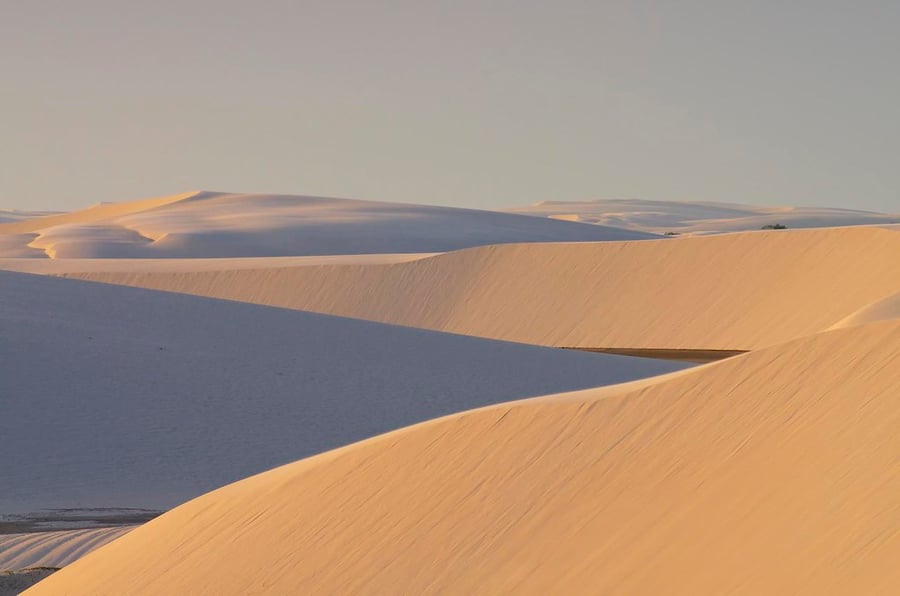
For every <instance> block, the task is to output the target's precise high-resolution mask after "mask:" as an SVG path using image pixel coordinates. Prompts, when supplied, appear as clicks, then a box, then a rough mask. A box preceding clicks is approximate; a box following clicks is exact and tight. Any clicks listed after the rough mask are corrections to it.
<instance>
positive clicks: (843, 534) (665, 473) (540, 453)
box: [29, 322, 900, 595]
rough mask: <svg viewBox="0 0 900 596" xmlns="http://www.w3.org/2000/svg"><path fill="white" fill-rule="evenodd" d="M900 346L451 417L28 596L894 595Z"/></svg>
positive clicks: (151, 535)
mask: <svg viewBox="0 0 900 596" xmlns="http://www.w3.org/2000/svg"><path fill="white" fill-rule="evenodd" d="M898 370H900V324H898V323H895V322H890V323H877V324H874V325H869V326H863V327H855V328H851V329H843V330H838V331H832V332H828V333H825V334H821V335H817V336H814V337H810V338H804V339H800V340H797V341H794V342H792V343H789V344H787V345H783V346H776V347H773V348H769V349H766V350H761V351H758V352H752V353H750V354H747V355H744V356H739V357H736V358H733V359H730V360H726V361H723V362H719V363H716V364H712V365H708V366H706V367H702V368H699V369H695V370H694V371H687V372H684V373H679V374H677V375H676V376H675V377H674V378H671V379H669V380H666V381H664V382H659V383H655V384H653V383H651V384H645V386H644V387H643V388H641V389H637V390H630V391H629V390H624V391H623V390H618V391H617V390H615V389H605V390H598V391H590V390H589V391H582V392H578V393H574V394H566V395H558V396H548V397H545V398H539V399H533V400H526V401H524V402H518V403H510V404H504V405H498V406H492V407H489V408H485V409H481V410H477V411H472V412H467V413H463V414H457V415H452V416H449V417H445V418H443V419H439V420H436V421H432V422H428V423H424V424H421V425H418V426H414V427H411V428H408V429H403V430H401V431H397V432H393V433H390V434H388V435H385V436H382V437H378V438H376V439H373V440H369V441H365V442H363V443H359V444H356V445H352V446H350V447H347V448H344V449H341V450H337V451H334V452H330V453H327V454H323V455H321V456H317V457H314V458H311V459H307V460H304V461H300V462H298V463H294V464H291V465H288V466H285V467H282V468H279V469H276V470H274V471H271V472H268V473H265V474H261V475H258V476H256V477H253V478H249V479H247V480H245V481H242V482H239V483H236V484H233V485H231V486H228V487H225V488H223V489H221V490H218V491H215V492H212V493H210V494H208V495H205V496H203V497H201V498H198V499H196V500H194V501H191V502H189V503H187V504H186V505H184V506H182V507H179V508H177V509H175V510H173V511H171V512H170V513H167V514H165V515H163V516H162V517H160V518H157V519H156V520H154V521H152V522H150V523H148V524H147V525H146V526H143V527H141V528H138V529H137V530H135V531H133V532H132V533H130V534H128V535H126V536H124V537H123V538H121V539H120V540H119V541H118V542H116V543H114V544H112V545H109V546H107V547H104V548H101V549H99V550H97V551H95V552H93V553H91V554H90V555H88V556H87V557H85V558H84V559H81V560H80V561H78V562H76V563H75V564H73V565H72V566H70V567H67V568H66V569H64V570H63V571H61V572H59V573H58V574H56V575H54V576H52V577H51V578H50V579H48V580H45V582H43V583H41V584H39V585H38V586H37V587H36V588H35V589H33V591H32V592H29V594H35V595H39V594H60V593H67V594H126V593H127V594H175V593H179V594H187V593H191V594H236V593H271V594H311V593H315V594H353V593H410V594H421V593H444V592H446V593H457V594H474V593H482V594H500V593H505V594H510V593H519V594H521V593H531V594H548V593H555V594H572V593H591V594H610V593H617V594H691V595H693V594H786V593H791V594H794V593H802V594H823V593H833V594H888V593H896V592H897V591H898V590H900V567H898V566H897V565H896V564H895V563H896V560H897V557H898V556H900V509H898V507H897V502H898V500H900V476H898V474H897V467H896V462H897V461H898V459H900V439H898V433H897V429H898V428H900V402H898V400H897V395H898V393H900V375H898V374H897V371H898Z"/></svg>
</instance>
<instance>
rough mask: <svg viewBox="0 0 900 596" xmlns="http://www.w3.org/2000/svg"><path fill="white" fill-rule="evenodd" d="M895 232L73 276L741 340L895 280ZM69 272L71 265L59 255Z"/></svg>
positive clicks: (475, 325) (378, 315) (502, 329)
mask: <svg viewBox="0 0 900 596" xmlns="http://www.w3.org/2000/svg"><path fill="white" fill-rule="evenodd" d="M898 257H900V233H898V232H897V231H894V230H887V229H881V228H842V229H823V230H795V231H792V230H787V231H778V232H748V233H743V234H728V235H722V236H707V237H696V238H684V239H677V240H660V241H651V242H612V243H587V244H583V243H582V244H579V243H570V244H516V245H502V246H489V247H481V248H475V249H470V250H464V251H458V252H453V253H447V254H442V255H438V256H434V257H431V258H427V259H420V260H416V261H412V262H407V263H397V264H392V265H334V266H319V267H285V268H266V269H265V270H262V269H260V270H252V269H243V270H240V271H208V270H207V271H196V272H191V271H187V270H185V267H181V266H180V267H179V269H177V270H174V271H172V272H162V271H159V270H157V271H156V272H152V273H151V272H146V273H143V272H140V271H134V272H121V271H119V272H109V273H103V272H99V271H96V270H94V271H92V272H87V273H78V274H72V275H73V276H74V277H79V278H83V279H91V280H96V281H103V282H109V283H117V284H126V285H134V286H141V287H148V288H155V289H161V290H169V291H175V292H184V293H189V294H198V295H204V296H214V297H218V298H226V299H230V300H240V301H248V302H256V303H259V304H267V305H273V306H281V307H287V308H297V309H304V310H311V311H316V312H326V313H330V314H337V315H343V316H348V317H356V318H362V319H370V320H375V321H381V322H388V323H394V324H399V325H408V326H413V327H423V328H428V329H436V330H441V331H450V332H453V333H461V334H466V335H476V336H483V337H491V338H496V339H504V340H511V341H519V342H524V343H534V344H542V345H552V346H570V347H594V348H609V347H613V348H671V349H686V348H690V349H725V350H740V349H754V348H759V347H763V346H767V345H773V344H776V343H780V342H784V341H788V340H790V339H794V338H798V337H802V336H805V335H809V334H811V333H816V332H818V331H821V330H824V329H827V328H829V327H830V326H832V325H833V324H835V323H836V322H837V321H840V320H841V319H843V318H845V317H847V316H849V315H851V314H852V313H854V312H856V311H857V310H859V309H861V308H864V307H866V306H868V305H869V304H871V303H873V302H875V301H878V300H882V299H884V298H885V297H886V296H890V295H892V294H895V293H897V292H900V258H898ZM72 267H73V269H72V270H74V271H77V270H78V269H77V267H78V266H77V264H76V263H73V265H72Z"/></svg>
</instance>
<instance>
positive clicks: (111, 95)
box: [0, 0, 900, 212]
mask: <svg viewBox="0 0 900 596" xmlns="http://www.w3.org/2000/svg"><path fill="white" fill-rule="evenodd" d="M898 23H900V2H897V1H896V0H890V1H887V0H885V1H865V0H863V1H858V2H849V1H847V0H843V1H840V2H836V1H831V0H817V1H808V0H795V1H791V2H783V1H780V2H769V1H759V2H748V1H746V0H743V1H728V0H717V1H703V2H701V1H694V0H670V1H661V0H657V1H631V2H619V1H607V2H604V1H602V0H595V1H593V2H574V1H563V0H558V1H553V2H550V1H541V2H535V1H530V0H517V1H495V2H488V1H479V2H476V1H471V0H457V1H454V2H428V1H424V0H420V1H408V2H407V1H382V2H378V1H368V2H344V1H340V0H332V1H322V2H319V1H304V0H293V1H283V0H275V1H268V2H267V1H257V2H250V1H241V2H235V1H232V0H180V1H178V2H169V1H157V2H131V1H122V0H119V1H116V2H112V1H105V0H81V1H78V2H74V1H71V0H65V1H60V0H54V1H44V0H29V1H28V2H25V1H21V2H6V3H5V4H4V6H3V8H2V9H0V33H2V35H0V76H2V80H3V85H2V88H0V89H2V92H0V108H2V111H0V123H2V126H0V133H2V141H0V151H2V154H0V164H2V176H0V208H55V209H71V208H75V207H80V206H84V205H87V204H89V203H93V202H97V201H112V200H127V199H134V198H140V197H147V196H155V195H161V194H169V193H175V192H181V191H185V190H192V189H200V188H202V189H209V190H225V191H235V192H241V191H246V192H285V193H296V194H317V195H327V196H343V197H353V198H362V199H379V200H396V201H406V202H422V203H439V204H447V205H456V206H465V207H486V208H489V207H497V206H505V205H517V204H527V203H531V202H534V201H538V200H544V199H556V200H578V199H590V198H645V199H672V200H679V199H692V200H716V201H736V202H751V203H754V202H755V203H763V204H788V203H793V204H806V205H813V204H816V205H826V206H843V207H856V208H863V209H874V210H882V211H893V212H897V211H900V191H898V188H900V117H898V113H897V111H898V106H900V76H898V74H897V72H898V64H897V63H898V57H900V35H898V34H897V26H898Z"/></svg>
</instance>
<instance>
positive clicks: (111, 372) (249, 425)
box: [0, 272, 684, 514]
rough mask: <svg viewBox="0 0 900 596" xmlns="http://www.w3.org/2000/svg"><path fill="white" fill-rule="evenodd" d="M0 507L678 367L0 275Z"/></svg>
mask: <svg viewBox="0 0 900 596" xmlns="http://www.w3.org/2000/svg"><path fill="white" fill-rule="evenodd" d="M0 329H2V333H0V396H2V400H3V415H2V416H0V437H3V441H4V443H5V444H6V445H11V446H15V453H16V454H19V455H18V456H16V457H4V458H2V459H0V478H3V490H2V491H0V513H2V514H11V513H20V512H25V511H33V510H36V509H44V508H49V509H59V508H70V507H143V508H148V509H165V508H168V507H171V506H173V505H175V504H178V503H180V502H182V501H184V500H185V499H187V498H190V497H192V496H196V495H197V494H201V493H202V492H205V491H207V490H210V489H212V488H214V487H216V486H220V485H222V484H225V483H227V482H231V481H234V480H237V479H240V478H242V477H245V476H247V475H249V474H253V473H256V472H260V471H262V470H265V469H268V468H271V467H272V466H275V465H279V464H282V463H285V462H288V461H292V460H294V459H297V458H298V457H303V456H307V455H312V454H314V453H318V452H321V451H323V450H325V449H330V448H334V447H337V446H339V445H342V444H346V443H349V442H352V441H356V440H359V439H362V438H365V437H369V436H372V435H375V434H378V433H381V432H385V431H388V430H391V429H394V428H398V427H400V426H405V425H408V424H411V423H414V422H418V421H422V420H426V419H429V418H433V417H435V416H441V415H444V414H448V413H451V412H454V411H459V410H463V409H468V408H472V407H477V406H480V405H485V404H488V403H497V402H500V401H507V400H509V399H515V398H521V397H526V396H533V395H540V394H542V393H547V392H549V391H559V390H566V389H576V388H586V387H592V386H596V385H605V384H609V383H615V382H620V381H624V380H631V379H637V378H641V377H644V376H649V375H653V374H659V373H663V372H667V371H672V370H678V369H681V368H683V367H684V365H683V364H679V363H670V362H661V361H653V360H646V359H636V358H628V357H610V356H605V355H598V354H586V353H575V352H568V351H565V350H549V349H546V348H539V347H534V346H524V345H516V344H509V343H502V342H495V341H488V340H479V339H475V338H468V337H460V336H453V335H447V334H441V333H434V332H430V331H423V330H415V329H406V328H401V327H392V326H387V325H381V324H376V323H370V322H366V321H358V320H350V319H342V318H337V317H331V316H325V315H319V314H312V313H303V312H295V311H286V310H281V309H273V308H266V307H259V306H255V305H249V304H238V303H232V302H224V301H217V300H209V299H203V298H197V297H193V296H180V295H176V294H167V293H162V292H152V291H147V290H139V289H134V288H123V287H116V286H109V285H102V284H93V283H85V282H80V281H75V280H65V279H57V278H52V277H44V276H34V275H26V274H20V273H10V272H0Z"/></svg>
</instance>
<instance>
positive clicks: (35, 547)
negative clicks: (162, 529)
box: [0, 526, 134, 571]
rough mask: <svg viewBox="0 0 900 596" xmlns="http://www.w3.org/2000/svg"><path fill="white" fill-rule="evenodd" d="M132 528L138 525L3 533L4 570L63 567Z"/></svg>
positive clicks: (0, 546) (0, 568) (0, 545)
mask: <svg viewBox="0 0 900 596" xmlns="http://www.w3.org/2000/svg"><path fill="white" fill-rule="evenodd" d="M132 529H134V526H120V527H116V528H95V529H87V530H63V531H59V532H32V533H29V534H0V571H5V570H14V569H26V568H29V567H63V566H64V565H68V564H69V563H73V562H75V561H77V560H78V559H80V558H81V557H83V556H84V555H86V554H87V553H89V552H90V551H92V550H94V549H96V548H99V547H101V546H103V545H104V544H106V543H108V542H111V541H112V540H115V539H116V538H118V537H119V536H122V535H124V534H125V533H126V532H129V531H131V530H132Z"/></svg>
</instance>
